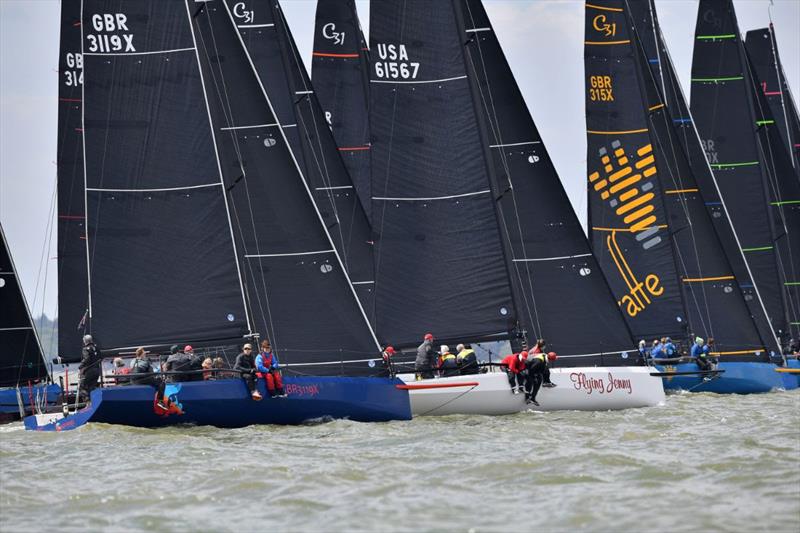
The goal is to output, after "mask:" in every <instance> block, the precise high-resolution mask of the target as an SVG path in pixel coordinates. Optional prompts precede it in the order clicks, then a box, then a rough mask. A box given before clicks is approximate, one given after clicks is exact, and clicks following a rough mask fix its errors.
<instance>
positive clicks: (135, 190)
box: [86, 183, 222, 192]
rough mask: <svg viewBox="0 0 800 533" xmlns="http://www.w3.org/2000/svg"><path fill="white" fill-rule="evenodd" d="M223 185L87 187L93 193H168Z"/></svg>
mask: <svg viewBox="0 0 800 533" xmlns="http://www.w3.org/2000/svg"><path fill="white" fill-rule="evenodd" d="M221 186H222V183H207V184H205V185H187V186H185V187H167V188H162V189H101V188H99V187H86V190H87V191H92V192H168V191H184V190H188V189H205V188H207V187H221Z"/></svg>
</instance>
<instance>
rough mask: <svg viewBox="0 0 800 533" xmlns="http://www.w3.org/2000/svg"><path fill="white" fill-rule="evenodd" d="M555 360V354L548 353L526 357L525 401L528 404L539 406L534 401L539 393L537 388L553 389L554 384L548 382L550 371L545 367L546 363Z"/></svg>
mask: <svg viewBox="0 0 800 533" xmlns="http://www.w3.org/2000/svg"><path fill="white" fill-rule="evenodd" d="M556 358H557V356H556V353H555V352H550V353H548V354H547V356H545V354H543V353H537V354H532V355H531V356H530V357H528V360H527V361H526V363H525V366H526V368H527V371H528V381H527V384H526V394H525V399H526V400H527V401H528V403H532V404H533V405H535V406H537V407H538V406H539V402H537V401H536V395H537V394H538V393H539V388H540V387H542V386H544V387H555V386H556V385H555V383H553V382H552V381H550V369H549V368H548V367H547V361H548V360H549V361H555V360H556Z"/></svg>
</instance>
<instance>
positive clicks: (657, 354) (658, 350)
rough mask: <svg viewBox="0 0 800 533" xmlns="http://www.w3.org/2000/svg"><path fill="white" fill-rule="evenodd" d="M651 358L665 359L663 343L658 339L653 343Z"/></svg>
mask: <svg viewBox="0 0 800 533" xmlns="http://www.w3.org/2000/svg"><path fill="white" fill-rule="evenodd" d="M650 357H652V358H653V359H661V358H663V357H664V347H663V346H662V345H661V341H660V340H658V339H656V340H654V341H653V348H652V349H651V350H650Z"/></svg>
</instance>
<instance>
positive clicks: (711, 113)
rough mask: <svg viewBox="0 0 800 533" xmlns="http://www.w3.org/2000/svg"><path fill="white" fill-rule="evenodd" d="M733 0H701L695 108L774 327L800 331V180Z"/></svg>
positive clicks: (781, 332)
mask: <svg viewBox="0 0 800 533" xmlns="http://www.w3.org/2000/svg"><path fill="white" fill-rule="evenodd" d="M739 35H740V34H739V28H738V25H737V22H736V14H735V12H734V9H733V5H732V4H731V2H730V0H701V2H700V5H699V9H698V16H697V28H696V34H695V47H694V58H693V62H692V113H693V115H694V118H695V121H696V123H697V129H698V131H699V132H700V136H701V138H702V139H703V142H704V143H705V150H706V155H707V157H708V160H709V162H710V163H711V167H712V169H714V171H715V174H716V176H717V183H718V185H719V187H720V190H721V193H722V196H723V198H724V200H725V202H726V204H727V206H728V210H729V213H730V216H731V222H732V224H733V227H734V229H735V230H736V233H737V234H738V235H739V237H740V240H741V245H742V248H741V249H742V252H744V253H745V255H746V256H747V260H748V264H749V266H750V268H751V271H752V273H753V280H754V282H755V283H756V285H757V287H758V289H759V292H760V293H761V296H762V298H763V299H764V303H765V306H766V307H767V312H768V314H769V317H770V320H771V322H772V325H773V328H774V329H775V331H776V333H777V334H778V336H779V337H784V336H786V335H789V334H791V335H792V336H795V337H796V336H797V335H798V334H799V333H800V281H798V280H800V275H799V274H800V203H798V202H800V182H798V180H797V179H796V178H795V175H794V172H793V169H792V166H791V162H790V160H789V154H788V152H787V151H786V150H785V149H784V148H783V141H782V140H781V137H780V132H779V130H778V128H777V127H776V126H775V119H774V118H773V116H772V114H771V112H770V110H769V106H768V104H767V103H766V100H765V96H764V94H763V91H762V90H761V88H760V87H759V86H758V83H757V80H756V78H755V77H754V71H753V68H752V66H751V64H750V60H749V58H748V56H747V53H746V51H745V49H744V46H743V44H742V41H741V39H740V37H739Z"/></svg>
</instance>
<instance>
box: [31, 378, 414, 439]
mask: <svg viewBox="0 0 800 533" xmlns="http://www.w3.org/2000/svg"><path fill="white" fill-rule="evenodd" d="M401 384H402V381H400V380H399V379H389V378H342V377H286V378H284V389H285V390H286V393H287V395H288V396H287V397H285V398H269V396H268V395H267V394H266V391H265V389H264V382H263V380H259V383H258V387H259V390H260V392H261V394H262V395H264V399H263V400H261V401H255V400H253V399H252V398H250V393H249V392H248V390H247V386H246V385H245V383H244V381H242V380H241V379H224V380H218V381H205V382H202V381H196V382H187V383H170V384H168V385H167V388H166V391H165V395H166V396H168V397H169V399H170V406H169V411H167V412H164V410H163V409H161V408H159V407H158V406H156V405H155V402H154V397H155V389H154V388H153V387H151V386H147V385H129V386H119V387H109V388H104V389H97V390H94V391H92V402H91V404H90V405H89V406H88V407H86V408H85V409H82V410H80V411H78V412H76V413H74V414H72V415H70V416H67V417H65V418H63V419H61V420H59V421H57V422H55V423H51V424H47V425H43V426H39V425H38V423H37V419H36V417H33V416H29V417H27V418H25V429H30V430H38V431H63V430H67V429H75V428H77V427H80V426H82V425H84V424H87V423H89V422H102V423H106V424H122V425H126V426H137V427H146V428H156V427H164V426H173V425H177V424H195V425H205V426H217V427H224V428H237V427H244V426H249V425H252V424H283V425H290V424H301V423H303V422H306V421H309V420H314V419H329V418H330V419H335V418H347V419H350V420H356V421H359V422H385V421H388V420H410V419H411V403H410V401H409V398H408V392H407V391H405V390H400V389H398V388H397V387H396V386H397V385H401Z"/></svg>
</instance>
